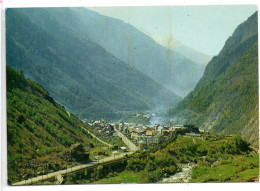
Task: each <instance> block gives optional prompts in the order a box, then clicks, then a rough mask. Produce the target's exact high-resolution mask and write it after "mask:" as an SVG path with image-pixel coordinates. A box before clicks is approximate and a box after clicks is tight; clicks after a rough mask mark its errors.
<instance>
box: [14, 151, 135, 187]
mask: <svg viewBox="0 0 260 191" xmlns="http://www.w3.org/2000/svg"><path fill="white" fill-rule="evenodd" d="M132 153H133V152H126V153H119V154H118V155H115V156H109V157H106V158H103V159H100V160H96V161H93V162H90V163H87V164H82V165H78V166H74V167H71V168H67V169H64V170H59V171H56V172H52V173H49V174H46V175H41V176H37V177H34V178H29V179H28V180H23V181H20V182H16V183H14V184H12V185H15V186H18V185H26V184H31V183H34V182H38V181H42V180H47V179H50V178H54V177H58V179H60V177H62V176H61V175H63V174H67V173H69V172H74V171H77V170H80V169H84V168H86V167H89V166H93V165H95V164H97V163H100V164H102V163H103V162H107V161H111V160H114V159H119V158H122V157H124V156H125V155H130V154H132Z"/></svg>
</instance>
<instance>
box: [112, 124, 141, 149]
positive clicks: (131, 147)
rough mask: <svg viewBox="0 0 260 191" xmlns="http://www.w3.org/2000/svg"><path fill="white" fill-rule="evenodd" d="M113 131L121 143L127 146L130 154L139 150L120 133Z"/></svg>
mask: <svg viewBox="0 0 260 191" xmlns="http://www.w3.org/2000/svg"><path fill="white" fill-rule="evenodd" d="M115 131H116V132H117V135H118V136H119V137H121V138H122V141H123V142H124V143H125V144H126V145H127V146H128V148H129V149H130V151H131V152H135V151H137V150H138V149H139V148H138V147H137V146H136V145H135V144H134V143H133V142H132V141H130V140H129V139H128V138H127V137H126V136H124V135H123V134H122V133H121V132H120V131H118V130H117V129H115Z"/></svg>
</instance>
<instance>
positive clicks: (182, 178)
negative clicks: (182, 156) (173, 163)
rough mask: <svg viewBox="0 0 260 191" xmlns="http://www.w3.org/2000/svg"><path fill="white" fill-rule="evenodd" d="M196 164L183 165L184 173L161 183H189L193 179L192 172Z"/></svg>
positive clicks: (165, 179) (179, 173)
mask: <svg viewBox="0 0 260 191" xmlns="http://www.w3.org/2000/svg"><path fill="white" fill-rule="evenodd" d="M194 166H195V165H194V164H182V171H181V172H178V173H176V174H174V175H172V176H170V177H168V178H164V179H162V180H161V181H160V183H181V182H183V183H187V182H189V180H190V179H191V170H192V167H194Z"/></svg>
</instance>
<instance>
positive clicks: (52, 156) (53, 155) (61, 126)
mask: <svg viewBox="0 0 260 191" xmlns="http://www.w3.org/2000/svg"><path fill="white" fill-rule="evenodd" d="M7 126H8V129H7V139H8V162H9V163H10V164H12V165H9V166H8V170H9V173H10V174H12V175H14V176H15V174H19V173H22V172H20V171H21V170H22V169H17V168H16V167H15V166H14V165H13V164H14V163H12V162H14V161H17V160H19V159H30V160H32V159H34V160H37V161H41V162H49V163H61V165H62V164H65V161H62V159H60V157H59V156H58V155H59V154H61V153H64V152H65V151H67V150H69V148H70V146H71V145H72V144H75V143H84V144H87V145H88V144H89V145H90V144H93V145H94V146H98V145H100V144H99V143H97V142H96V141H95V140H92V138H91V137H90V136H89V135H87V134H86V133H85V131H83V130H82V129H81V126H85V125H84V124H83V123H82V122H81V121H80V120H79V119H77V118H76V117H74V116H73V115H72V114H70V115H68V113H67V112H66V110H65V109H64V108H63V107H62V106H61V105H59V104H58V103H56V102H55V101H54V100H53V99H52V98H51V97H50V96H49V95H48V93H47V92H46V91H45V90H44V89H43V88H42V87H41V86H40V85H39V84H37V83H35V82H33V81H30V80H27V79H25V78H24V77H23V74H22V72H17V71H15V70H13V69H12V68H11V67H9V66H7ZM10 174H9V175H10ZM9 178H10V177H9Z"/></svg>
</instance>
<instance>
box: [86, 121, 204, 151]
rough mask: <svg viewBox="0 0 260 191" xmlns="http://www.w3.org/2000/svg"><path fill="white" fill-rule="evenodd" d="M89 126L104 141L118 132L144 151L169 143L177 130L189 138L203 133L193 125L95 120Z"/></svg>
mask: <svg viewBox="0 0 260 191" xmlns="http://www.w3.org/2000/svg"><path fill="white" fill-rule="evenodd" d="M88 125H89V126H90V127H91V128H92V130H94V131H96V132H97V131H98V132H99V136H100V137H101V138H103V139H107V138H109V137H111V136H112V137H116V136H117V134H116V130H118V131H119V132H121V133H122V134H123V135H125V136H126V137H127V138H128V139H129V140H131V141H132V142H133V143H134V144H135V145H136V146H138V147H139V148H140V149H142V150H144V149H147V148H149V147H151V146H154V145H157V144H160V143H162V142H165V141H167V140H168V139H169V138H170V136H171V135H172V134H173V133H174V132H175V131H177V130H178V132H179V134H181V135H183V136H188V137H200V136H201V132H202V131H200V130H199V128H198V127H195V126H193V125H173V126H166V125H159V124H155V125H143V124H136V123H126V122H122V121H119V122H115V123H109V122H106V121H105V120H99V121H94V120H93V121H91V122H89V123H88ZM122 148H124V147H122Z"/></svg>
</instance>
